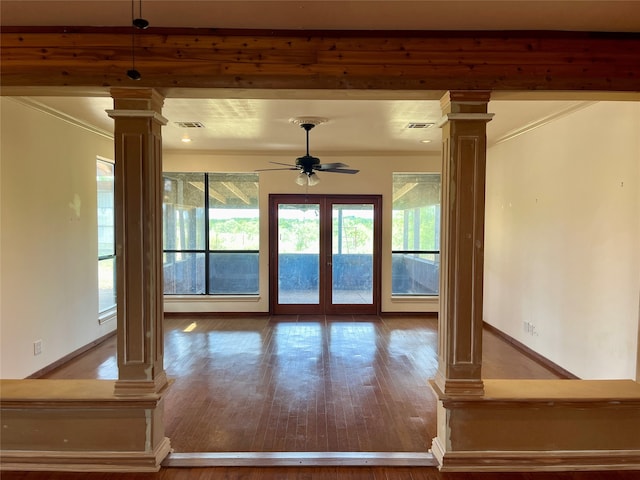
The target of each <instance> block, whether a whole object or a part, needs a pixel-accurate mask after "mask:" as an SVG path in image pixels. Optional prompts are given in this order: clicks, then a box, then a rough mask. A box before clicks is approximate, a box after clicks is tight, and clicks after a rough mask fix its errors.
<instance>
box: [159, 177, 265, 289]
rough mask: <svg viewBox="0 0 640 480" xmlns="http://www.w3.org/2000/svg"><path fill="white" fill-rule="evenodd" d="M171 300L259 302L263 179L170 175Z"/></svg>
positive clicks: (167, 257)
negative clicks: (208, 298) (179, 297)
mask: <svg viewBox="0 0 640 480" xmlns="http://www.w3.org/2000/svg"><path fill="white" fill-rule="evenodd" d="M163 226H164V234H163V235H164V239H163V244H164V250H163V257H164V258H163V269H164V293H165V295H167V296H169V295H171V296H173V295H195V296H198V297H199V298H202V296H212V297H213V296H224V297H227V298H228V297H239V296H245V297H248V296H251V297H253V296H258V295H259V293H260V288H259V264H258V261H259V208H258V175H257V174H254V173H194V172H185V173H179V172H176V173H169V172H166V173H165V174H164V201H163Z"/></svg>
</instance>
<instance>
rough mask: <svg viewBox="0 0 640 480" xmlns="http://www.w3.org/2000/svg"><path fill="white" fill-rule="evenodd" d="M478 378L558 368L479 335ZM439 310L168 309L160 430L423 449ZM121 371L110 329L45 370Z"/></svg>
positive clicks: (200, 437)
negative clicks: (197, 313)
mask: <svg viewBox="0 0 640 480" xmlns="http://www.w3.org/2000/svg"><path fill="white" fill-rule="evenodd" d="M484 345H485V348H484V376H485V377H486V378H500V377H502V378H556V376H555V375H554V374H553V373H552V372H550V371H549V370H547V369H546V368H544V367H543V366H541V365H539V364H537V363H536V362H534V361H532V360H531V359H529V358H527V357H526V356H523V355H521V354H519V353H518V352H517V351H516V350H515V349H514V348H513V347H512V346H510V345H509V344H508V343H507V342H504V341H503V340H501V339H499V338H498V337H496V336H495V335H493V334H491V333H489V332H485V335H484ZM436 352H437V320H436V319H435V318H426V317H424V316H415V317H401V316H399V317H384V318H381V317H377V316H350V315H349V316H336V317H331V316H324V315H320V316H297V315H292V316H274V317H255V318H249V317H247V318H235V317H217V318H216V317H212V318H205V317H193V318H168V319H166V320H165V369H166V371H167V374H168V376H169V377H170V378H173V379H174V383H173V385H172V387H171V389H170V391H169V393H168V394H167V397H166V407H165V425H166V435H167V436H168V437H169V438H171V444H172V447H173V448H174V450H175V451H176V452H285V451H290V452H318V451H319V452H322V451H329V452H331V451H334V452H340V451H342V452H376V451H377V452H426V451H427V450H428V449H429V447H430V445H431V439H432V438H433V437H434V436H435V435H436V423H435V408H436V398H435V396H434V394H433V392H432V391H431V389H430V388H429V386H428V380H429V379H430V378H432V377H433V376H434V375H435V372H436V369H437V353H436ZM47 377H48V378H105V379H107V378H108V379H111V378H116V377H117V361H116V351H115V338H113V339H110V340H108V341H107V342H105V343H103V344H102V345H100V346H99V347H97V348H95V349H94V350H92V351H90V352H87V353H86V354H84V355H83V356H82V357H80V358H78V359H76V360H74V361H72V362H70V363H69V364H67V365H64V366H62V367H61V368H59V369H57V370H56V371H54V372H51V373H50V374H48V375H47Z"/></svg>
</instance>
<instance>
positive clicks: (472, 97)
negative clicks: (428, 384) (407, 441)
mask: <svg viewBox="0 0 640 480" xmlns="http://www.w3.org/2000/svg"><path fill="white" fill-rule="evenodd" d="M440 102H441V107H442V113H443V117H442V120H441V121H440V126H441V127H442V141H443V148H442V216H441V247H440V250H441V257H440V314H439V352H438V373H437V375H436V378H435V387H436V388H437V390H439V392H440V393H441V394H444V395H447V396H450V395H482V394H483V393H484V388H483V382H482V378H481V365H482V280H483V278H482V277H483V264H484V201H485V177H486V175H485V170H486V168H485V167H486V165H485V163H486V124H487V122H488V121H489V120H491V117H492V114H488V113H487V104H488V102H489V92H476V91H455V92H454V91H452V92H448V93H447V94H446V95H444V96H443V97H442V99H441V101H440Z"/></svg>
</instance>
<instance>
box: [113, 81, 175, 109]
mask: <svg viewBox="0 0 640 480" xmlns="http://www.w3.org/2000/svg"><path fill="white" fill-rule="evenodd" d="M110 93H111V97H112V98H113V103H114V107H115V110H146V111H153V112H158V113H160V112H161V111H162V106H163V105H164V95H162V94H161V93H160V92H158V91H157V90H155V89H153V88H125V87H115V88H112V89H111V91H110Z"/></svg>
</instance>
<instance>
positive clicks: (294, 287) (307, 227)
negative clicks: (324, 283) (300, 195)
mask: <svg viewBox="0 0 640 480" xmlns="http://www.w3.org/2000/svg"><path fill="white" fill-rule="evenodd" d="M277 232H278V233H277V234H278V239H277V244H278V260H277V264H278V289H277V291H278V298H277V303H278V304H284V305H287V304H297V305H310V304H311V305H318V304H319V303H320V205H319V204H282V203H281V204H279V205H278V225H277Z"/></svg>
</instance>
